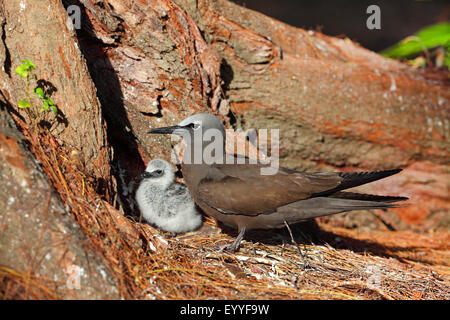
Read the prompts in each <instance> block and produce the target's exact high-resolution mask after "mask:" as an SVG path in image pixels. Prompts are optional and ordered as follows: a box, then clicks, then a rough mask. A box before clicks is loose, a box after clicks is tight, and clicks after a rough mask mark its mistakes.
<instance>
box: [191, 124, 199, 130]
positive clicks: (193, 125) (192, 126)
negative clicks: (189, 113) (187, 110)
mask: <svg viewBox="0 0 450 320" xmlns="http://www.w3.org/2000/svg"><path fill="white" fill-rule="evenodd" d="M189 127H191V128H192V129H194V130H197V129H198V128H200V124H199V123H191V124H189Z"/></svg>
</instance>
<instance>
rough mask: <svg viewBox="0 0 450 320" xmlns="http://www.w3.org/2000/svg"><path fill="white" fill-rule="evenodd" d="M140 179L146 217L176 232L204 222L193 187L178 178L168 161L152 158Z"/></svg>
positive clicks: (139, 198)
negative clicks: (191, 192)
mask: <svg viewBox="0 0 450 320" xmlns="http://www.w3.org/2000/svg"><path fill="white" fill-rule="evenodd" d="M139 179H140V180H141V182H140V184H139V187H138V189H137V191H136V201H137V204H138V206H139V209H140V210H141V212H142V216H143V217H144V219H145V221H147V222H148V223H150V224H153V225H155V226H156V227H158V228H160V229H162V230H164V231H168V232H171V233H175V234H176V233H184V232H189V231H193V230H195V229H198V228H199V227H200V226H201V224H202V217H201V215H200V214H199V213H198V211H197V209H196V208H195V203H194V201H193V200H192V197H191V195H190V193H189V190H188V189H187V188H186V187H185V186H183V185H181V184H179V183H176V182H175V181H174V179H175V174H174V171H173V168H172V166H171V165H170V164H169V163H168V162H167V161H165V160H162V159H154V160H152V161H150V162H149V164H148V165H147V168H146V169H145V172H144V173H142V174H141V175H140V176H139Z"/></svg>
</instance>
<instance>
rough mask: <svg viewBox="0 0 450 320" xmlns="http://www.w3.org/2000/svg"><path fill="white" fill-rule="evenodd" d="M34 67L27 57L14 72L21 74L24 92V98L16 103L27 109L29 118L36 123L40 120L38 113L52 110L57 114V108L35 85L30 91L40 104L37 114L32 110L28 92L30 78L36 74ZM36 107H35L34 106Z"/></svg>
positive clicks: (33, 78) (34, 77)
mask: <svg viewBox="0 0 450 320" xmlns="http://www.w3.org/2000/svg"><path fill="white" fill-rule="evenodd" d="M35 69H36V65H35V64H34V63H33V62H31V61H30V60H28V59H23V60H22V64H21V65H20V66H18V67H17V68H16V70H15V71H16V73H17V74H18V75H19V76H21V77H22V78H23V79H24V80H25V92H26V98H25V99H20V100H19V101H18V102H17V105H18V107H19V108H21V109H28V110H30V111H29V112H28V115H29V116H30V118H31V119H33V121H34V124H35V125H36V124H37V123H38V122H39V120H40V114H41V113H42V112H44V111H52V112H53V113H54V114H55V115H57V114H58V108H57V107H56V106H55V104H54V103H53V101H52V99H50V97H47V96H46V95H45V91H44V89H42V88H40V87H36V88H35V89H34V90H32V93H33V94H34V95H36V96H37V97H38V98H39V100H40V101H41V103H42V105H41V107H40V109H39V110H38V112H37V114H36V112H34V110H33V105H32V103H31V94H30V83H31V80H35V81H36V80H37V78H36V75H35V74H34V72H33V71H34V70H35ZM36 109H37V108H36Z"/></svg>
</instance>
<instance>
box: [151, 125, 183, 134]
mask: <svg viewBox="0 0 450 320" xmlns="http://www.w3.org/2000/svg"><path fill="white" fill-rule="evenodd" d="M183 129H186V128H185V127H183V126H171V127H162V128H155V129H152V130H150V131H148V132H147V133H158V134H166V133H174V131H175V130H183Z"/></svg>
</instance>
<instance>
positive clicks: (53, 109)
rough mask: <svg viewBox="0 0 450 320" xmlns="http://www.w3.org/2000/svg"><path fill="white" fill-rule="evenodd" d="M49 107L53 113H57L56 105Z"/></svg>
mask: <svg viewBox="0 0 450 320" xmlns="http://www.w3.org/2000/svg"><path fill="white" fill-rule="evenodd" d="M50 108H51V109H52V111H53V113H54V114H55V115H57V114H58V108H57V107H56V106H53V105H52V106H50Z"/></svg>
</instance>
